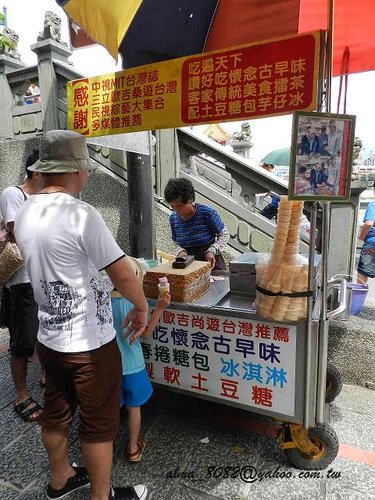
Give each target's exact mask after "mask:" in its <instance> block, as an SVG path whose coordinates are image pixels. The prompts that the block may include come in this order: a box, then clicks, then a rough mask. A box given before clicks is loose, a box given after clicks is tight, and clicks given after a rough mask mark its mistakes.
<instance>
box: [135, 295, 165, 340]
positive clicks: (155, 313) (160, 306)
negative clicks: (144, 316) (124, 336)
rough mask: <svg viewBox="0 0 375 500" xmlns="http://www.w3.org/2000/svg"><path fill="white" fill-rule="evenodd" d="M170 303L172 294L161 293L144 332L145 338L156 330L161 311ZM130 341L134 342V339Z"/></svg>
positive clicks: (143, 336)
mask: <svg viewBox="0 0 375 500" xmlns="http://www.w3.org/2000/svg"><path fill="white" fill-rule="evenodd" d="M170 303H171V295H170V294H169V293H166V294H163V295H159V298H158V301H157V302H156V306H155V309H154V311H153V313H152V316H151V320H150V322H149V324H148V325H147V327H146V329H145V331H144V332H143V333H142V338H143V339H147V338H148V337H150V336H151V335H152V332H153V331H154V330H155V328H156V327H157V325H158V323H159V319H160V316H161V313H162V312H163V311H164V310H165V309H166V308H167V307H168V306H169V304H170ZM130 343H131V344H132V343H133V340H131V341H130Z"/></svg>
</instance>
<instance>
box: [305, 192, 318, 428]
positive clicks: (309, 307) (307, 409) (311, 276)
mask: <svg viewBox="0 0 375 500" xmlns="http://www.w3.org/2000/svg"><path fill="white" fill-rule="evenodd" d="M316 217H317V204H316V202H314V203H313V204H312V207H311V211H310V246H309V288H308V289H309V290H315V287H316V283H315V281H314V268H315V240H316ZM313 299H314V297H309V298H308V301H307V319H306V321H307V325H306V366H305V401H304V407H305V409H304V420H303V425H304V427H305V428H306V429H308V428H309V427H310V426H311V422H310V406H311V401H310V392H311V391H310V388H311V380H312V377H311V364H312V363H311V355H312V354H311V342H312V324H311V323H312V307H313Z"/></svg>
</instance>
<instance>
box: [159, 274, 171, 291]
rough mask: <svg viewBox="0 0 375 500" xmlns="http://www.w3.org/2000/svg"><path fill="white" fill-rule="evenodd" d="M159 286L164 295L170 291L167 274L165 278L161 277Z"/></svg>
mask: <svg viewBox="0 0 375 500" xmlns="http://www.w3.org/2000/svg"><path fill="white" fill-rule="evenodd" d="M158 288H159V293H161V294H162V295H165V294H167V293H169V289H170V286H169V282H168V278H166V277H165V276H164V277H163V278H159V284H158Z"/></svg>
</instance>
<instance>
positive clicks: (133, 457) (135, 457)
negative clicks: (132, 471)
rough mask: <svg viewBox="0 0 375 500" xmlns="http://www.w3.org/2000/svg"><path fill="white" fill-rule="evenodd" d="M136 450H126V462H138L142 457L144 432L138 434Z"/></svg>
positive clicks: (144, 443)
mask: <svg viewBox="0 0 375 500" xmlns="http://www.w3.org/2000/svg"><path fill="white" fill-rule="evenodd" d="M137 446H138V450H137V451H134V452H133V453H129V452H128V462H133V463H135V462H140V461H141V460H142V457H143V452H144V450H145V448H146V436H145V435H144V434H139V436H138V440H137Z"/></svg>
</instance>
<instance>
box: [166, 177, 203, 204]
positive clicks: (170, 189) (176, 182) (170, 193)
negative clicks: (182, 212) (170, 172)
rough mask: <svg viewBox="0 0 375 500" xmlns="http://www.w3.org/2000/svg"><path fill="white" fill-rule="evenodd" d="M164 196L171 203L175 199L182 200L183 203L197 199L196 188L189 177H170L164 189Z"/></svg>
mask: <svg viewBox="0 0 375 500" xmlns="http://www.w3.org/2000/svg"><path fill="white" fill-rule="evenodd" d="M164 198H165V200H166V201H167V202H168V203H170V202H171V201H173V200H181V202H182V203H187V202H188V201H194V200H195V189H194V186H193V184H192V182H191V181H189V179H184V178H174V179H169V181H168V182H167V185H166V186H165V189H164Z"/></svg>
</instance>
